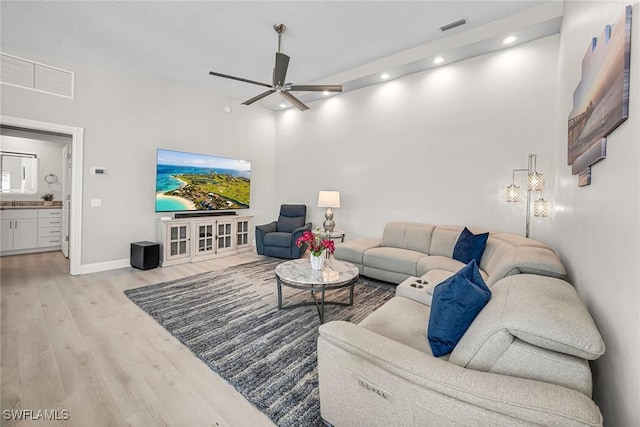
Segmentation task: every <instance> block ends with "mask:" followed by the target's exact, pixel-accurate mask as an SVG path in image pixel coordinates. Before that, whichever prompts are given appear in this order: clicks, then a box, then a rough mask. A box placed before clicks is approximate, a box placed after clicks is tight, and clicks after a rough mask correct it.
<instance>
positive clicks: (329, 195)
mask: <svg viewBox="0 0 640 427" xmlns="http://www.w3.org/2000/svg"><path fill="white" fill-rule="evenodd" d="M318 207H319V208H327V212H326V213H325V214H324V218H325V221H324V222H323V223H322V225H323V227H324V231H325V232H327V233H331V232H332V231H333V229H334V228H335V226H336V223H335V222H334V221H333V211H332V210H331V208H339V207H340V192H339V191H320V193H318Z"/></svg>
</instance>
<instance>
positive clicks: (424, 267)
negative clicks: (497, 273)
mask: <svg viewBox="0 0 640 427" xmlns="http://www.w3.org/2000/svg"><path fill="white" fill-rule="evenodd" d="M465 265H466V264H463V263H461V262H460V261H458V260H455V259H453V258H449V257H446V256H437V255H431V256H425V257H423V258H420V259H419V260H418V265H417V266H416V270H417V271H416V273H417V274H416V276H423V275H425V274H427V273H428V272H430V271H431V270H446V271H449V272H451V274H453V273H455V272H456V271H458V270H460V269H461V268H462V267H464V266H465ZM451 274H450V275H451ZM480 274H481V275H482V278H483V279H484V280H485V283H486V280H487V277H488V275H487V273H486V272H485V271H484V270H482V269H480ZM450 275H449V276H450Z"/></svg>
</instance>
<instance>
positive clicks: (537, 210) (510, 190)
mask: <svg viewBox="0 0 640 427" xmlns="http://www.w3.org/2000/svg"><path fill="white" fill-rule="evenodd" d="M537 158H538V155H537V154H535V153H530V154H529V164H528V166H527V168H526V169H525V168H521V169H513V172H512V175H511V185H508V186H507V194H506V200H507V202H514V203H516V202H519V201H520V187H519V186H517V185H516V172H527V213H526V225H525V237H529V227H530V222H531V193H532V192H534V191H539V192H540V198H539V199H536V200H535V201H534V202H533V216H535V217H548V216H549V210H550V204H549V201H548V200H545V199H544V197H543V189H544V176H543V175H542V174H541V173H538V171H537V169H536V166H537V165H536V163H537Z"/></svg>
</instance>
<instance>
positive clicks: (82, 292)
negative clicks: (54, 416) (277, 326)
mask: <svg viewBox="0 0 640 427" xmlns="http://www.w3.org/2000/svg"><path fill="white" fill-rule="evenodd" d="M259 258H261V257H259V256H258V255H255V254H254V253H246V254H240V255H236V256H233V257H226V258H220V259H216V260H210V261H205V262H200V263H195V264H184V265H179V266H173V267H167V268H157V269H153V270H148V271H141V270H136V269H133V268H124V269H119V270H113V271H108V272H101V273H94V274H87V275H82V276H70V275H69V267H68V261H67V260H66V259H65V258H64V257H63V256H62V254H61V252H48V253H40V254H32V255H18V256H9V257H3V258H0V266H1V275H0V280H1V284H0V299H1V316H0V319H1V327H0V330H1V334H2V335H1V341H0V355H1V362H0V370H1V372H0V380H1V390H0V392H1V396H0V403H1V407H2V410H3V411H4V410H7V409H32V410H34V411H37V410H45V409H48V410H51V409H58V410H62V409H66V410H68V411H69V420H67V421H58V422H47V421H29V422H25V421H21V422H16V421H7V420H5V419H4V416H2V414H0V418H1V423H2V425H3V426H4V425H6V426H29V425H33V426H38V427H41V426H49V425H64V426H81V427H86V426H126V425H131V426H145V427H147V426H164V425H166V426H216V427H217V426H273V424H272V423H271V421H270V420H269V419H268V418H267V417H265V416H264V415H263V414H262V413H260V412H259V411H258V410H257V409H255V408H254V407H253V406H252V405H251V404H250V403H248V402H247V401H246V400H245V399H244V398H243V397H242V396H241V395H240V394H238V393H237V392H236V391H235V390H234V389H233V388H232V387H231V386H229V385H228V384H227V383H226V382H225V381H224V380H223V379H221V378H220V377H219V376H218V375H217V374H215V373H214V372H213V371H211V370H210V369H209V368H208V367H207V366H206V365H205V364H204V363H202V362H201V361H200V360H199V359H197V358H196V357H195V356H193V355H192V354H191V352H190V351H189V350H188V349H187V348H186V347H184V346H183V345H182V344H181V343H180V342H179V341H178V340H176V339H175V338H174V337H173V336H172V335H171V334H169V333H168V332H167V331H166V330H165V329H164V328H162V327H161V326H160V325H158V324H157V323H156V322H155V321H154V320H153V319H151V318H150V317H149V316H148V315H147V314H146V313H144V312H143V311H142V310H141V309H139V308H138V307H137V306H136V305H135V304H133V303H132V302H131V301H129V299H128V298H127V297H126V296H125V295H124V293H123V291H124V290H125V289H130V288H136V287H139V286H144V285H148V284H154V283H159V282H163V281H167V280H171V279H175V278H179V277H184V276H189V275H193V274H197V273H201V272H205V271H211V270H216V269H221V268H224V267H229V266H232V265H237V264H242V263H245V262H249V261H253V260H256V259H259ZM274 287H275V283H274Z"/></svg>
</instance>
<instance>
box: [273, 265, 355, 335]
mask: <svg viewBox="0 0 640 427" xmlns="http://www.w3.org/2000/svg"><path fill="white" fill-rule="evenodd" d="M357 281H358V276H356V277H354V278H353V279H352V280H350V281H348V282H346V283H343V284H340V285H331V287H330V288H329V289H327V288H326V286H325V285H324V284H318V285H300V284H297V283H291V282H289V281H287V280H283V279H282V278H280V277H279V276H278V275H276V283H277V284H278V310H287V309H290V308H296V307H302V306H307V305H315V306H316V308H317V309H318V315H319V316H320V324H322V323H324V306H325V305H342V306H352V305H353V288H354V286H355V284H356V282H357ZM282 285H285V286H287V287H289V288H295V289H303V290H305V291H311V296H312V297H313V301H306V302H299V303H296V304H289V305H285V306H283V305H282ZM346 287H350V288H351V289H349V302H340V301H325V298H324V297H325V292H326V291H328V290H329V291H333V290H335V289H342V288H346ZM316 292H319V293H320V294H321V297H320V300H318V296H317V295H316Z"/></svg>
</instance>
